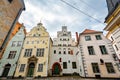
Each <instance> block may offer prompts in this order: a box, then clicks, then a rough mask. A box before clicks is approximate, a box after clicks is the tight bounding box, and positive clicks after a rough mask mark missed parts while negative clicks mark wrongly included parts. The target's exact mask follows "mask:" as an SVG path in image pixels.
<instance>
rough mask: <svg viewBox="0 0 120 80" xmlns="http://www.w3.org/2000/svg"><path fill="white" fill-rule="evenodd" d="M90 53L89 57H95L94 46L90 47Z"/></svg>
mask: <svg viewBox="0 0 120 80" xmlns="http://www.w3.org/2000/svg"><path fill="white" fill-rule="evenodd" d="M88 52H89V55H95V52H94V49H93V46H88Z"/></svg>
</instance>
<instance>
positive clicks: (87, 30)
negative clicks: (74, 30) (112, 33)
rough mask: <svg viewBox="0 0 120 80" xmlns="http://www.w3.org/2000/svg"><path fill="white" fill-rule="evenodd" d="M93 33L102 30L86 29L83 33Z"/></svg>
mask: <svg viewBox="0 0 120 80" xmlns="http://www.w3.org/2000/svg"><path fill="white" fill-rule="evenodd" d="M91 33H102V31H95V30H90V29H85V30H84V31H83V32H82V33H81V34H91Z"/></svg>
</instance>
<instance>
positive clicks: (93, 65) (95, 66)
mask: <svg viewBox="0 0 120 80" xmlns="http://www.w3.org/2000/svg"><path fill="white" fill-rule="evenodd" d="M91 65H92V70H93V72H94V73H100V70H99V67H98V63H91Z"/></svg>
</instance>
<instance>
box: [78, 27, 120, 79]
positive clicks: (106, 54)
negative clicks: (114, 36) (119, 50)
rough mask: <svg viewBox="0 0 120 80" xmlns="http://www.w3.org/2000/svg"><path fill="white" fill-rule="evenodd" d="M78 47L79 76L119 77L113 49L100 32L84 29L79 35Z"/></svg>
mask: <svg viewBox="0 0 120 80" xmlns="http://www.w3.org/2000/svg"><path fill="white" fill-rule="evenodd" d="M78 48H79V54H78V55H77V56H78V58H80V59H79V60H80V61H79V65H80V76H82V77H98V78H100V77H106V78H107V77H108V78H114V77H115V78H118V77H120V72H119V70H118V65H117V64H116V63H117V62H118V58H117V57H116V56H115V50H114V49H113V47H112V44H111V41H110V40H109V39H107V38H106V37H105V36H104V35H103V33H102V32H100V31H94V30H89V29H86V30H85V31H83V32H82V33H81V34H80V35H79V44H78ZM79 56H80V57H79Z"/></svg>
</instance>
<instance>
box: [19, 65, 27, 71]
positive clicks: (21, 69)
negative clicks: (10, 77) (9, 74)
mask: <svg viewBox="0 0 120 80" xmlns="http://www.w3.org/2000/svg"><path fill="white" fill-rule="evenodd" d="M25 65H26V64H21V66H20V69H19V72H24V70H25Z"/></svg>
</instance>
